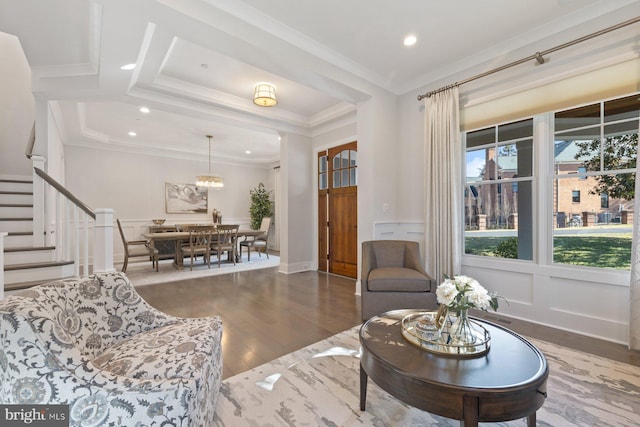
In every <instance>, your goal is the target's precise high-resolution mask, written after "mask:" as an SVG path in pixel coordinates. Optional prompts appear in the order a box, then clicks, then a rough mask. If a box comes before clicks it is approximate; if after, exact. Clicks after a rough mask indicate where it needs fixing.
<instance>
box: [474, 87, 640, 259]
mask: <svg viewBox="0 0 640 427" xmlns="http://www.w3.org/2000/svg"><path fill="white" fill-rule="evenodd" d="M535 119H536V120H537V121H538V122H539V123H540V124H541V126H540V129H545V128H550V129H552V130H553V134H552V137H551V138H549V136H548V134H546V133H545V132H541V133H540V135H537V134H536V135H535V136H534V132H533V128H534V126H533V118H531V119H527V120H521V121H517V122H512V123H505V124H500V125H496V126H491V127H487V128H484V129H479V130H474V131H470V132H467V133H465V134H464V138H463V139H464V142H465V156H466V173H465V178H466V179H465V189H464V245H465V254H466V255H479V256H490V257H501V258H517V259H519V260H531V261H533V260H534V259H533V258H534V257H533V254H534V253H537V254H540V257H541V259H539V260H536V261H537V262H538V263H542V264H548V263H553V264H568V265H572V266H585V267H596V268H612V269H629V266H630V261H631V235H632V227H633V224H632V223H633V213H632V212H631V211H632V210H633V202H634V200H633V199H634V189H635V176H636V175H635V174H636V158H637V150H638V132H639V129H640V96H639V95H638V94H634V95H632V96H627V97H623V98H618V99H613V100H605V101H601V102H597V103H593V104H590V105H586V106H581V107H577V108H571V109H567V110H563V111H558V112H554V113H544V114H540V115H538V116H536V117H535ZM536 129H538V127H537V126H536ZM549 139H550V141H549ZM543 144H550V145H549V146H548V147H546V148H550V150H547V149H544V150H536V147H543ZM543 148H545V147H543ZM549 151H551V153H550V154H552V156H551V155H550V156H549V157H548V158H547V157H546V154H545V153H547V152H549ZM543 156H544V157H543ZM551 158H552V159H553V160H550V159H551ZM548 159H549V160H548ZM545 162H553V163H549V164H548V166H549V167H546V166H545ZM534 164H537V165H540V167H539V168H538V169H536V170H535V171H534V169H533V165H534ZM543 171H549V172H548V173H549V175H545V176H536V175H537V173H543ZM544 173H547V172H544ZM534 202H535V204H536V206H534ZM537 212H539V213H540V214H544V215H549V217H550V218H552V220H551V221H534V218H535V214H536V213H537ZM536 224H549V228H548V230H534V228H535V226H536ZM545 234H546V235H547V236H548V237H550V239H547V238H545V239H543V242H538V241H536V240H534V239H535V238H536V237H537V236H542V235H545ZM546 242H550V243H548V244H547V243H546Z"/></svg>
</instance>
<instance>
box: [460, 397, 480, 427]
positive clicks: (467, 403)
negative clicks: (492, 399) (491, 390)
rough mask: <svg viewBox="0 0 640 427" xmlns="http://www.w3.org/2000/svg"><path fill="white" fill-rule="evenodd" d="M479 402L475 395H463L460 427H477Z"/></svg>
mask: <svg viewBox="0 0 640 427" xmlns="http://www.w3.org/2000/svg"><path fill="white" fill-rule="evenodd" d="M478 410H479V402H478V398H477V397H475V396H464V401H463V406H462V418H463V419H462V420H461V421H460V427H478Z"/></svg>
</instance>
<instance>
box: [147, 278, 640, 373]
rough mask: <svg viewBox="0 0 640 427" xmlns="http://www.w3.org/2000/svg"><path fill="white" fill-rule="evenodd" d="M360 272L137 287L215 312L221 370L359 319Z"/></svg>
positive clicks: (169, 306)
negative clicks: (220, 334)
mask: <svg viewBox="0 0 640 427" xmlns="http://www.w3.org/2000/svg"><path fill="white" fill-rule="evenodd" d="M354 289H355V280H354V279H349V278H345V277H339V276H332V275H329V274H325V273H318V272H304V273H296V274H289V275H287V274H282V273H279V272H278V270H277V268H268V269H262V270H252V271H245V272H239V273H231V274H225V275H220V276H211V277H206V278H199V279H191V280H185V281H180V282H171V283H165V284H157V285H148V286H141V287H138V288H137V290H138V292H139V293H140V295H142V297H143V298H144V299H145V300H147V301H148V302H149V303H150V304H151V305H153V306H154V307H156V308H158V309H160V310H163V311H165V312H167V313H170V314H172V315H175V316H183V317H198V316H212V315H217V316H220V317H221V318H222V321H223V323H224V333H223V341H222V349H223V365H224V368H223V378H228V377H230V376H233V375H236V374H238V373H240V372H243V371H246V370H248V369H251V368H254V367H256V366H259V365H261V364H263V363H266V362H268V361H271V360H273V359H276V358H278V357H280V356H283V355H285V354H288V353H290V352H292V351H294V350H297V349H300V348H302V347H305V346H307V345H309V344H313V343H315V342H317V341H320V340H323V339H325V338H328V337H330V336H332V335H335V334H337V333H338V332H342V331H344V330H346V329H349V328H351V327H353V326H355V325H359V324H360V323H361V321H360V297H359V296H357V295H355V294H354ZM480 317H485V318H486V319H487V320H490V321H493V322H495V323H497V324H501V325H504V326H506V327H508V328H510V329H512V330H514V331H516V332H518V333H520V334H522V335H525V336H529V337H533V338H539V339H542V340H546V341H549V342H555V343H557V344H561V345H564V346H567V347H571V348H574V349H577V350H580V351H583V352H587V353H592V354H596V355H599V356H602V357H607V358H610V359H614V360H618V361H621V362H625V363H630V364H633V365H636V366H640V352H637V351H629V350H627V348H626V347H625V346H622V345H619V344H613V343H610V342H606V341H602V340H597V339H594V338H589V337H584V336H581V335H576V334H572V333H569V332H565V331H560V330H557V329H553V328H548V327H544V326H539V325H535V324H532V323H528V322H524V321H520V320H517V319H510V318H507V317H506V316H503V315H498V314H496V313H493V312H491V313H482V315H481V316H480Z"/></svg>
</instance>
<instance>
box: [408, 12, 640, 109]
mask: <svg viewBox="0 0 640 427" xmlns="http://www.w3.org/2000/svg"><path fill="white" fill-rule="evenodd" d="M638 21H640V16H636V17H635V18H632V19H629V20H627V21H624V22H621V23H619V24H616V25H613V26H611V27H608V28H605V29H603V30H600V31H596V32H595V33H591V34H587V35H586V36H583V37H580V38H578V39H575V40H572V41H570V42H567V43H563V44H561V45H558V46H554V47H552V48H551V49H547V50H543V51H542V52H536V53H535V54H533V55H529V56H527V57H526V58H522V59H519V60H517V61H514V62H511V63H509V64H506V65H502V66H500V67H497V68H494V69H492V70H489V71H485V72H484V73H480V74H477V75H475V76H473V77H469V78H468V79H464V80H462V81H459V82H455V83H453V84H450V85H448V86H444V87H441V88H440V89H436V90H432V91H430V92H427V93H424V94H422V95H418V101H422V100H423V99H424V98H428V97H430V96H432V95H435V94H436V93H440V92H442V91H445V90H447V89H450V88H452V87H455V86H461V85H463V84H465V83H469V82H472V81H474V80H478V79H481V78H483V77H486V76H488V75H491V74H494V73H497V72H499V71H502V70H506V69H507V68H511V67H515V66H516V65H520V64H522V63H525V62H529V61H531V60H533V59H535V60H536V61H537V62H538V64H544V63H545V59H544V56H545V55H548V54H550V53H553V52H556V51H558V50H561V49H564V48H566V47H569V46H573V45H576V44H578V43H582V42H584V41H587V40H590V39H592V38H595V37H598V36H601V35H603V34H607V33H609V32H611V31H615V30H618V29H620V28H623V27H626V26H628V25H631V24H635V23H636V22H638Z"/></svg>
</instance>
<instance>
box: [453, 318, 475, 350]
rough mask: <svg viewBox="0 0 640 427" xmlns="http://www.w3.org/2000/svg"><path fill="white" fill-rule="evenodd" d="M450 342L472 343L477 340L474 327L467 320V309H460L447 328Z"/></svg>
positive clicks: (459, 343)
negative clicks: (449, 327)
mask: <svg viewBox="0 0 640 427" xmlns="http://www.w3.org/2000/svg"><path fill="white" fill-rule="evenodd" d="M449 336H450V337H451V344H454V345H473V344H475V342H476V341H477V340H478V337H477V335H476V332H475V329H474V328H473V326H472V324H471V321H470V320H469V312H468V310H461V311H460V313H458V317H457V318H456V320H455V321H454V322H453V324H452V325H451V329H450V330H449Z"/></svg>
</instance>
